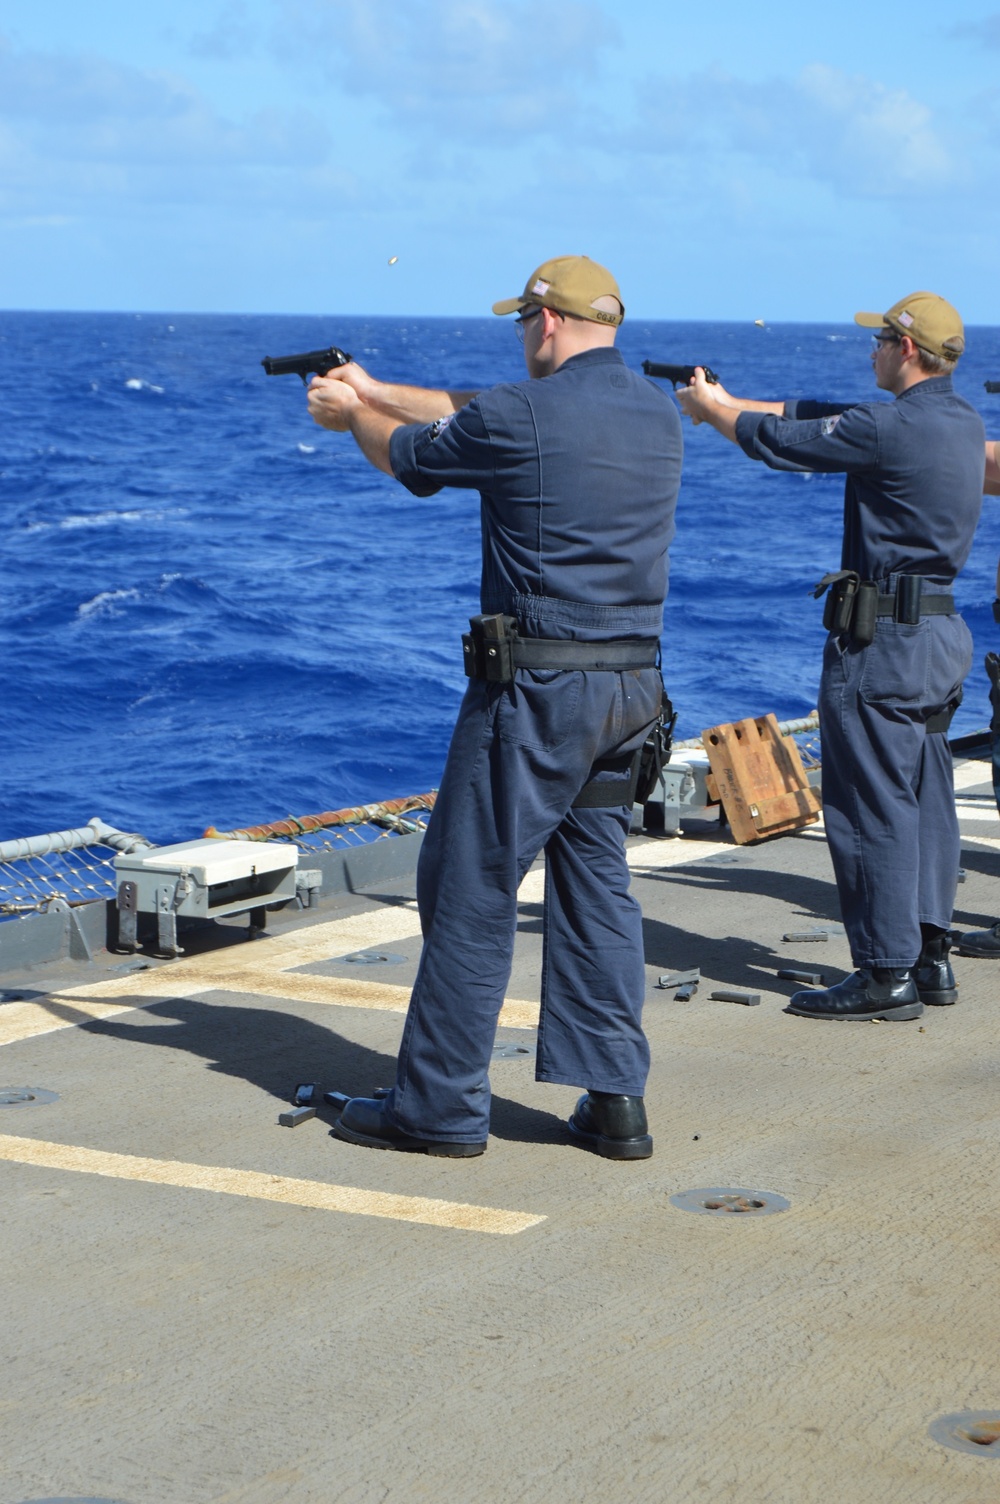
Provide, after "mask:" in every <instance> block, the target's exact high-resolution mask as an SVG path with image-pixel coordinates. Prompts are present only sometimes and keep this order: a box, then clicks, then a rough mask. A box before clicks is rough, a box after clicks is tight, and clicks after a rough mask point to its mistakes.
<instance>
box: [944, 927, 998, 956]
mask: <svg viewBox="0 0 1000 1504" xmlns="http://www.w3.org/2000/svg"><path fill="white" fill-rule="evenodd" d="M955 950H956V952H957V953H958V955H960V956H979V957H980V958H981V959H982V960H984V961H996V960H1000V920H997V922H996V924H991V925H990V927H989V929H988V930H969V931H968V932H967V933H966V934H964V935H959V936H958V938H957V940H956V943H955Z"/></svg>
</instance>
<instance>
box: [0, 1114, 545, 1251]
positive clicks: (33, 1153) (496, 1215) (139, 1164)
mask: <svg viewBox="0 0 1000 1504" xmlns="http://www.w3.org/2000/svg"><path fill="white" fill-rule="evenodd" d="M373 1152H375V1151H373ZM0 1159H6V1160H10V1161H12V1162H13V1163H14V1164H21V1165H36V1166H39V1167H41V1168H43V1169H47V1170H71V1171H75V1172H77V1173H80V1174H83V1175H104V1176H108V1177H110V1178H111V1179H113V1180H135V1181H144V1182H146V1183H147V1184H150V1185H169V1186H176V1187H178V1188H180V1189H182V1190H195V1191H215V1192H218V1193H221V1194H223V1195H227V1196H245V1197H249V1198H251V1199H252V1200H256V1201H281V1202H284V1203H285V1204H286V1205H287V1206H308V1207H311V1208H313V1209H314V1210H316V1211H326V1212H345V1213H347V1214H348V1215H350V1216H357V1217H386V1218H388V1219H389V1220H390V1221H393V1222H419V1223H422V1224H423V1225H425V1226H428V1227H448V1228H454V1229H456V1230H458V1231H461V1232H487V1233H497V1234H500V1235H503V1236H507V1237H510V1236H512V1235H513V1234H515V1233H519V1232H525V1231H526V1230H527V1229H528V1228H529V1227H537V1226H538V1224H539V1223H540V1222H544V1221H545V1220H546V1218H545V1217H541V1216H536V1215H533V1214H532V1213H529V1212H509V1211H503V1210H502V1209H501V1208H499V1207H495V1206H471V1205H469V1204H468V1203H466V1202H462V1201H436V1200H433V1199H431V1198H430V1197H426V1196H396V1195H393V1194H392V1193H391V1192H389V1191H364V1190H360V1189H358V1188H357V1187H356V1186H349V1185H327V1184H325V1183H324V1182H323V1181H320V1180H294V1179H292V1178H290V1177H289V1176H287V1175H266V1174H263V1173H261V1172H260V1171H259V1170H228V1169H224V1168H222V1167H220V1166H216V1165H189V1164H185V1163H184V1162H183V1161H181V1160H176V1159H140V1158H138V1157H137V1156H136V1155H133V1154H109V1153H106V1152H105V1151H103V1150H100V1149H84V1148H81V1147H79V1146H78V1145H76V1144H53V1143H47V1142H46V1141H45V1140H43V1139H36V1138H18V1137H16V1136H15V1135H13V1134H0Z"/></svg>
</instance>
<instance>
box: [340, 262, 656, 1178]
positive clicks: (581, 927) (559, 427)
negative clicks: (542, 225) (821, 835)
mask: <svg viewBox="0 0 1000 1504" xmlns="http://www.w3.org/2000/svg"><path fill="white" fill-rule="evenodd" d="M494 312H495V313H498V314H507V313H515V312H516V313H517V315H518V332H519V334H520V335H521V337H522V338H523V341H524V349H525V359H526V364H527V368H528V372H529V379H528V380H527V381H522V382H518V383H514V384H510V385H503V386H498V387H494V388H493V389H492V390H490V391H486V392H482V393H480V394H478V395H477V394H473V393H464V392H463V393H444V392H427V391H424V390H423V389H417V388H411V387H403V388H401V387H396V386H391V385H388V384H385V383H380V382H375V381H373V380H372V378H371V377H370V376H368V374H367V373H366V372H364V371H362V370H361V368H360V367H358V366H356V365H353V364H352V365H348V366H344V367H341V368H340V369H338V370H337V371H336V372H332V373H331V375H330V376H329V377H328V378H323V379H317V380H316V381H315V382H314V384H313V386H312V388H311V389H310V410H311V411H312V413H313V416H314V417H315V418H316V420H317V421H318V422H320V423H322V424H323V425H324V426H327V427H333V428H337V429H341V430H343V429H347V428H349V429H350V430H351V432H352V433H353V434H354V436H355V438H356V439H357V441H358V443H359V445H360V446H361V448H362V450H363V451H364V453H365V454H366V455H367V456H368V458H369V459H370V460H371V461H372V462H373V463H374V464H376V465H378V466H380V468H382V469H383V470H386V471H388V472H390V473H392V474H394V475H395V476H396V477H397V478H398V479H399V480H400V481H401V482H402V483H403V485H405V486H406V487H407V488H408V489H409V490H410V491H411V492H413V493H414V494H415V495H417V496H432V495H434V493H435V492H437V491H438V490H439V489H440V488H441V487H442V486H458V487H463V488H467V489H470V490H473V491H478V492H479V495H480V503H481V521H482V547H483V568H482V601H481V609H482V612H483V617H482V618H476V619H475V622H474V623H473V625H474V627H475V625H476V623H483V622H486V623H487V624H489V623H493V626H492V627H489V626H487V628H484V629H482V630H495V629H496V624H497V623H504V622H506V624H507V627H509V628H511V629H512V631H513V633H514V641H513V647H510V644H509V643H506V644H498V643H496V642H494V641H493V640H492V639H486V640H485V649H484V639H482V638H480V639H478V640H477V639H475V637H474V635H470V637H469V638H467V639H466V652H467V653H473V654H476V653H479V652H480V651H483V650H485V652H486V653H487V655H488V656H489V655H493V656H495V654H496V651H498V650H499V648H500V647H505V648H506V649H509V650H510V651H511V652H512V654H513V660H512V661H513V665H514V666H513V668H512V669H511V671H510V675H509V679H508V681H507V682H499V681H497V680H496V679H493V680H491V679H489V678H486V677H472V678H471V679H470V683H469V687H468V689H467V692H466V695H465V698H464V700H463V703H462V707H461V710H460V712H459V716H458V722H457V725H456V727H455V731H454V734H453V737H452V741H451V746H450V749H449V752H448V759H447V764H446V767H445V770H444V775H443V778H442V781H441V788H440V792H439V794H438V799H437V803H436V806H435V809H434V813H433V815H432V817H431V820H430V824H429V828H428V831H427V835H426V838H425V840H424V844H423V848H422V850H421V855H420V862H419V868H418V873H417V898H418V904H419V908H420V917H421V926H422V929H423V935H424V947H423V952H422V956H421V961H420V968H419V971H418V975H417V979H416V983H415V986H414V989H413V994H412V997H411V1000H410V1006H409V1011H408V1014H407V1019H406V1024H405V1028H404V1031H403V1038H402V1044H401V1048H400V1054H399V1064H398V1071H397V1076H396V1082H395V1085H394V1087H393V1089H392V1091H391V1093H389V1095H388V1096H387V1097H385V1098H384V1099H383V1100H371V1099H367V1098H353V1099H352V1100H351V1101H350V1103H349V1104H348V1105H347V1107H346V1108H345V1109H344V1112H343V1114H342V1116H341V1118H340V1121H339V1123H338V1126H337V1129H336V1132H337V1133H338V1135H339V1136H340V1137H341V1138H344V1139H347V1140H348V1141H350V1142H353V1143H360V1144H368V1145H372V1146H374V1147H378V1148H399V1149H424V1150H426V1151H427V1152H429V1153H432V1154H443V1155H450V1156H459V1155H461V1156H467V1155H473V1154H480V1153H482V1151H483V1150H484V1149H485V1147H486V1140H487V1134H488V1131H489V1109H490V1086H489V1077H488V1069H489V1063H490V1055H491V1050H492V1046H493V1041H494V1037H495V1032H496V1025H497V1018H498V1015H499V1012H500V1009H501V1006H502V1004H503V1000H504V993H505V988H506V985H507V981H508V978H509V975H510V969H511V961H512V955H513V946H514V935H515V929H516V923H517V889H518V886H519V885H520V883H521V880H522V878H523V877H524V875H525V873H526V872H527V870H528V868H529V867H530V866H531V864H532V862H533V861H534V860H535V858H536V857H537V856H538V854H539V852H541V851H543V850H544V852H545V904H544V942H543V943H544V949H543V963H542V967H543V970H542V988H541V1016H540V1023H539V1030H538V1055H537V1066H536V1075H537V1078H538V1079H539V1080H541V1081H550V1082H556V1083H560V1084H564V1085H574V1086H580V1087H584V1088H586V1094H585V1095H584V1096H583V1097H582V1098H581V1099H580V1101H579V1102H578V1104H577V1107H576V1110H575V1112H574V1113H573V1116H572V1117H571V1119H570V1128H571V1130H572V1131H573V1133H574V1134H575V1135H576V1137H577V1138H578V1139H579V1140H581V1141H583V1142H584V1143H585V1144H586V1145H587V1146H589V1147H591V1148H593V1149H596V1150H597V1152H599V1153H601V1154H603V1155H605V1156H606V1157H609V1158H616V1159H632V1158H635V1159H638V1158H645V1157H647V1156H648V1155H649V1154H650V1153H651V1152H652V1139H651V1138H650V1136H649V1133H648V1131H647V1123H646V1116H645V1109H644V1105H643V1094H644V1090H645V1083H646V1075H647V1071H648V1067H649V1049H648V1045H647V1042H646V1038H645V1035H644V1033H643V1030H642V1025H641V1012H642V1003H643V998H644V993H645V972H644V962H643V947H642V916H641V913H640V911H639V907H638V905H637V903H636V902H635V900H634V899H633V898H632V897H631V895H630V894H629V891H628V888H629V874H628V867H627V864H626V860H625V836H626V834H627V832H628V827H629V821H630V816H631V803H632V791H631V785H630V779H629V770H630V768H631V767H632V765H633V762H634V759H635V756H636V754H637V753H638V751H639V750H640V749H641V747H642V744H643V742H644V740H645V738H646V736H647V733H648V732H649V730H650V727H651V725H652V724H653V723H654V722H655V720H656V718H657V716H658V713H659V710H660V704H661V696H662V684H661V679H660V673H659V668H658V667H657V663H658V652H659V638H660V632H661V627H662V616H663V602H664V598H665V596H666V591H667V550H668V546H669V543H670V540H671V538H672V536H673V531H674V510H675V505H676V500H677V491H678V486H679V480H680V466H681V447H682V445H681V428H680V420H679V418H678V415H677V411H676V408H675V407H674V405H673V403H672V402H671V401H670V399H669V397H667V396H666V395H665V394H664V393H663V392H662V391H661V390H660V389H659V388H657V387H656V386H654V384H653V383H652V382H650V381H647V380H645V379H644V378H643V377H641V376H638V375H636V374H635V373H634V372H632V371H630V370H629V369H628V368H627V367H626V365H625V363H624V361H623V360H622V357H621V356H620V354H619V353H618V351H617V350H616V349H615V348H614V338H615V332H616V329H617V326H618V324H620V322H621V319H622V316H623V313H624V307H623V305H622V302H621V297H620V294H619V291H618V287H617V284H616V283H615V281H614V279H613V278H612V277H611V275H610V273H608V272H607V271H606V270H605V269H604V268H603V267H600V266H598V265H597V264H596V263H594V262H592V261H589V260H587V258H585V257H578V256H572V257H560V258H558V259H556V260H555V261H552V262H548V263H546V264H545V265H543V266H541V267H539V268H538V270H537V271H536V272H535V273H534V274H533V275H532V277H530V278H529V279H528V283H527V285H526V287H525V290H524V293H523V294H522V295H521V296H520V297H516V298H511V299H509V300H506V301H505V302H502V303H498V304H495V305H494ZM470 399H471V400H470ZM410 419H418V420H421V421H417V422H409V421H406V420H410ZM428 419H431V420H432V421H427V420H428Z"/></svg>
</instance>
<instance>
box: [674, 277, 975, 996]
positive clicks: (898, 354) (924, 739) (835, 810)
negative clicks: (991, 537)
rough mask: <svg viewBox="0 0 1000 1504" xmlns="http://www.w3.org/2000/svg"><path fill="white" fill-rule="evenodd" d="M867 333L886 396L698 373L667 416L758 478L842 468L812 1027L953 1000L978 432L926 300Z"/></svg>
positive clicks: (960, 338)
mask: <svg viewBox="0 0 1000 1504" xmlns="http://www.w3.org/2000/svg"><path fill="white" fill-rule="evenodd" d="M856 322H857V323H859V324H861V325H862V326H864V327H867V328H872V329H874V330H875V331H876V332H875V334H874V335H873V350H872V362H873V366H874V372H875V380H876V384H877V385H878V386H879V387H881V388H882V390H884V391H887V392H891V393H892V394H893V395H894V397H895V399H896V400H895V402H892V403H882V402H870V403H862V404H860V405H856V406H847V405H844V404H835V403H819V402H785V403H772V402H751V401H747V400H741V399H738V398H734V397H731V396H730V395H729V394H728V393H726V392H723V391H720V390H719V388H718V387H712V386H709V385H708V384H707V383H706V382H705V380H704V379H703V376H702V374H701V373H700V372H699V373H698V375H696V377H695V379H694V381H693V382H692V384H691V386H689V387H688V388H687V389H685V390H684V391H682V392H679V393H678V394H677V395H678V399H679V401H680V404H681V406H682V408H683V409H684V410H685V411H686V412H688V413H689V414H690V415H691V416H692V417H697V418H699V419H704V420H706V421H708V422H709V423H711V424H712V425H713V426H714V427H715V428H717V429H719V431H720V432H722V433H724V434H725V435H726V436H727V437H729V438H731V439H733V440H734V442H736V443H738V444H739V445H740V447H741V448H742V449H743V450H744V452H745V453H746V454H748V455H749V456H750V457H751V458H752V459H759V460H763V461H764V463H765V464H767V465H769V466H771V468H772V469H775V470H811V471H820V472H825V473H829V472H835V471H843V472H845V473H846V476H847V482H846V488H845V495H844V544H843V555H842V560H841V569H840V571H839V572H836V573H834V574H832V575H830V576H828V577H827V580H826V581H823V582H821V584H822V585H824V586H826V585H827V584H829V585H830V587H831V590H832V595H833V599H832V600H831V602H830V607H829V614H828V617H827V621H828V624H829V625H830V627H831V630H830V634H829V636H828V638H827V642H826V648H825V651H824V656H823V673H822V678H821V681H820V694H819V713H820V730H821V735H822V742H823V811H824V817H825V821H826V830H827V839H828V841H829V846H830V855H831V857H832V860H833V868H834V873H835V875H836V879H837V889H838V893H839V896H840V905H841V912H842V915H843V920H844V927H845V929H846V931H847V936H848V939H849V941H850V945H851V954H852V958H853V961H854V965H855V966H856V967H857V970H856V972H854V974H853V975H852V976H850V977H848V978H847V979H846V980H845V981H843V982H841V983H839V984H838V985H836V986H833V987H828V988H824V989H822V990H817V991H806V992H798V993H796V994H795V996H794V997H793V998H792V999H791V1002H790V1004H789V1008H788V1011H789V1012H791V1013H799V1014H804V1015H806V1016H808V1017H814V1018H849V1019H872V1018H880V1019H908V1018H916V1017H918V1016H919V1014H921V1013H922V1012H923V1009H924V1004H925V1003H934V1004H946V1003H954V1002H955V1001H956V1000H957V997H958V992H957V989H956V986H955V978H954V974H953V972H952V969H951V965H950V962H949V960H948V945H949V940H948V926H949V924H950V921H951V914H952V908H953V905H954V901H955V888H956V883H957V881H958V867H959V830H958V820H957V816H956V813H955V802H954V786H953V778H952V758H951V751H950V749H949V746H948V738H947V734H946V733H947V729H948V724H949V721H950V719H951V716H952V714H953V713H954V710H955V708H956V706H957V704H958V701H959V700H960V698H961V686H962V681H963V679H964V678H965V676H966V674H967V673H968V671H969V666H970V663H971V655H972V639H971V636H970V633H969V630H968V628H967V627H966V625H965V623H964V621H963V620H962V618H961V617H960V616H959V615H957V614H956V612H955V607H954V601H953V599H952V596H951V588H952V582H953V581H954V578H955V576H956V574H957V573H958V571H959V570H960V569H961V568H962V566H963V565H964V563H965V561H966V559H967V558H968V556H969V551H970V549H971V547H972V540H973V534H974V532H975V528H976V523H977V521H978V519H979V512H980V507H981V504H982V492H983V469H984V454H985V449H984V444H985V434H984V431H983V424H982V421H981V419H980V418H979V416H978V414H977V413H976V412H975V410H974V409H973V408H972V407H970V406H969V404H968V403H967V402H964V401H963V400H962V399H961V398H960V397H958V396H956V394H955V392H954V390H953V388H952V380H951V373H952V371H953V370H954V368H955V363H956V361H957V360H958V357H959V356H960V354H961V353H962V351H963V349H964V347H965V340H964V331H963V327H962V321H961V319H960V318H959V316H958V314H957V312H956V311H955V309H954V308H952V307H951V305H950V304H948V303H946V302H945V301H944V299H943V298H939V297H937V296H935V295H934V294H933V293H926V292H919V293H913V294H911V295H910V296H909V297H908V298H903V299H902V300H901V301H900V302H899V303H897V304H895V305H894V306H893V307H892V308H890V309H889V311H888V313H885V314H857V315H856Z"/></svg>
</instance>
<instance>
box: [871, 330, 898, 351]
mask: <svg viewBox="0 0 1000 1504" xmlns="http://www.w3.org/2000/svg"><path fill="white" fill-rule="evenodd" d="M898 344H899V335H898V334H873V335H872V354H873V355H877V354H878V352H879V351H880V350H881V348H882V346H883V345H898Z"/></svg>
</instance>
